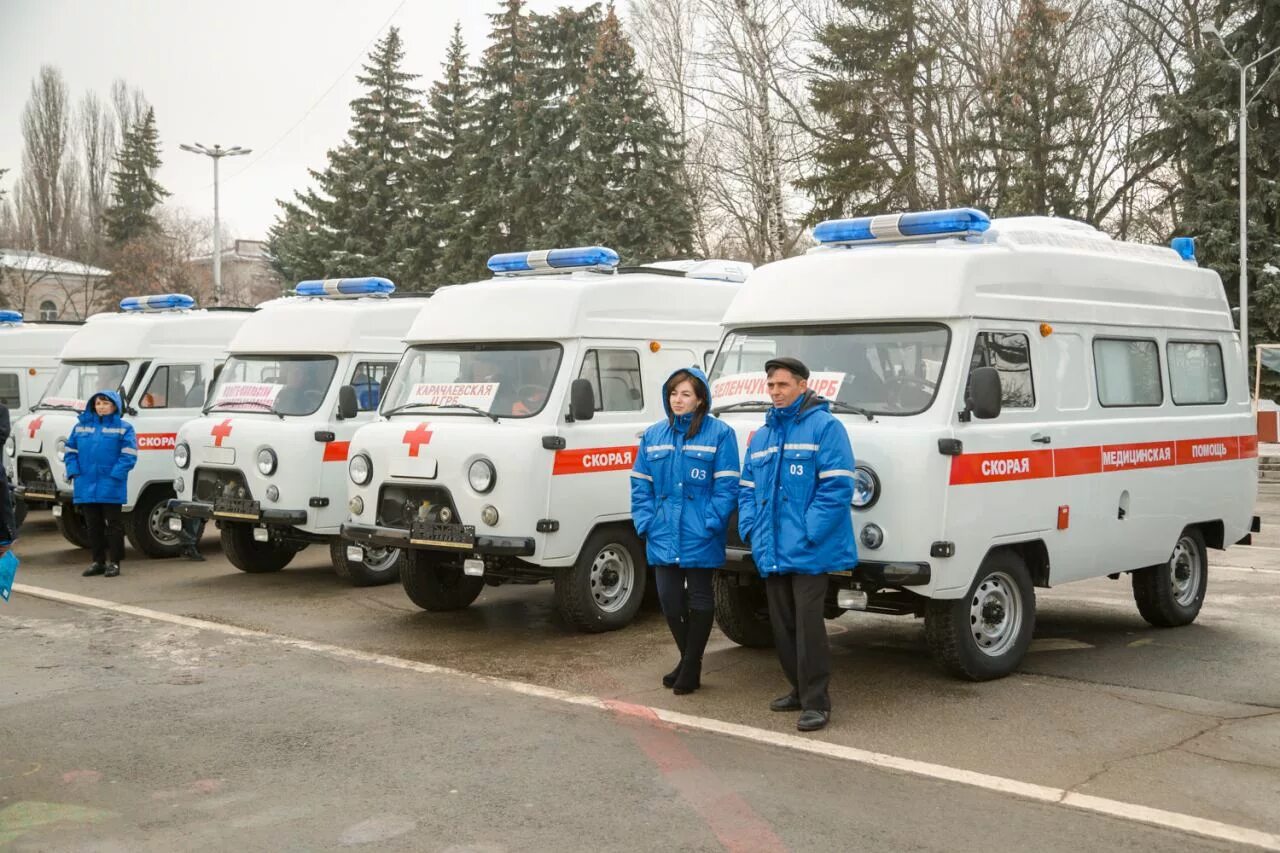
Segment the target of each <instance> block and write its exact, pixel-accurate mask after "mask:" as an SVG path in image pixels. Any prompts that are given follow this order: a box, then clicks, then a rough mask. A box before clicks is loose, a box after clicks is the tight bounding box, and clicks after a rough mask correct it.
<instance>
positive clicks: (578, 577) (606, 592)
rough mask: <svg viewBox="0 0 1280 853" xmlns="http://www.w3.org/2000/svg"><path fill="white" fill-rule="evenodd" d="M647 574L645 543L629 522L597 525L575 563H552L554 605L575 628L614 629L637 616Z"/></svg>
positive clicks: (594, 632)
mask: <svg viewBox="0 0 1280 853" xmlns="http://www.w3.org/2000/svg"><path fill="white" fill-rule="evenodd" d="M648 574H649V567H648V564H647V563H646V562H645V558H644V545H642V544H641V542H640V540H639V539H638V538H637V537H636V535H635V533H633V532H632V531H631V529H630V528H628V527H606V528H604V529H601V530H597V531H596V532H595V533H593V534H591V536H589V537H588V538H587V544H586V545H585V546H583V548H582V552H581V553H580V554H578V560H577V562H576V563H574V564H573V565H572V566H562V567H560V568H558V569H556V577H555V584H556V606H557V607H559V608H560V613H561V615H562V616H563V617H564V619H565V621H566V622H568V623H569V624H570V625H572V626H573V627H575V628H577V629H578V630H579V631H586V632H588V633H591V634H597V633H600V632H602V631H616V630H618V629H619V628H624V627H626V626H627V625H629V624H631V620H633V619H635V618H636V613H637V612H638V611H639V610H640V603H641V601H642V600H643V599H644V591H645V583H646V579H647V577H648Z"/></svg>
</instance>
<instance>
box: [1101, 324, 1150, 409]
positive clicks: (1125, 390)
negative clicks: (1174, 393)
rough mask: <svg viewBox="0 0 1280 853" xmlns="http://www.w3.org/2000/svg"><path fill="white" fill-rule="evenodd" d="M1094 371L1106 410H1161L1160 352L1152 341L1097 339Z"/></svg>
mask: <svg viewBox="0 0 1280 853" xmlns="http://www.w3.org/2000/svg"><path fill="white" fill-rule="evenodd" d="M1093 371H1094V379H1095V380H1096V382H1097V383H1098V402H1099V403H1101V404H1102V405H1103V406H1159V405H1160V404H1161V403H1163V402H1164V388H1163V386H1162V385H1161V383H1160V349H1159V347H1157V346H1156V342H1155V341H1152V340H1139V339H1132V338H1094V340H1093Z"/></svg>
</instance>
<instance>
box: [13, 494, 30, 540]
mask: <svg viewBox="0 0 1280 853" xmlns="http://www.w3.org/2000/svg"><path fill="white" fill-rule="evenodd" d="M26 520H27V502H26V501H25V500H23V498H22V496H21V495H14V496H13V526H14V527H15V528H16V529H15V530H14V531H13V532H14V533H17V532H18V531H19V530H21V529H22V523H23V522H24V521H26Z"/></svg>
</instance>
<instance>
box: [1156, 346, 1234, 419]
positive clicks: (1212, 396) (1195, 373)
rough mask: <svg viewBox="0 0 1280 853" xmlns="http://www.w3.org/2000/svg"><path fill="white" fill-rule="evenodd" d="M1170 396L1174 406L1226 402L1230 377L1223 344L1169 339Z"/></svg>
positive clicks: (1167, 351) (1167, 350)
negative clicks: (1224, 360)
mask: <svg viewBox="0 0 1280 853" xmlns="http://www.w3.org/2000/svg"><path fill="white" fill-rule="evenodd" d="M1166 353H1167V355H1168V358H1169V395H1170V396H1171V397H1173V404H1174V405H1175V406H1204V405H1214V404H1222V403H1225V402H1227V377H1226V374H1225V372H1224V371H1223V369H1222V347H1220V346H1218V344H1216V343H1213V342H1209V341H1206V342H1203V343H1195V342H1192V341H1170V342H1169V344H1168V346H1167V349H1166Z"/></svg>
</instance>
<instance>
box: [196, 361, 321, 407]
mask: <svg viewBox="0 0 1280 853" xmlns="http://www.w3.org/2000/svg"><path fill="white" fill-rule="evenodd" d="M337 369H338V360H337V359H336V358H334V357H333V356H331V355H233V356H231V357H230V358H228V359H227V363H226V365H225V366H223V368H222V373H221V374H220V375H219V376H218V384H217V385H215V386H214V388H213V390H212V391H211V392H210V393H209V404H208V406H207V408H206V409H205V411H206V412H270V413H274V414H277V415H284V416H287V415H294V416H303V415H310V414H314V413H315V411H316V410H317V409H319V408H320V404H321V403H323V402H324V398H325V395H326V394H328V393H329V386H330V385H331V384H332V383H333V374H334V373H335V372H336V371H337Z"/></svg>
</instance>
